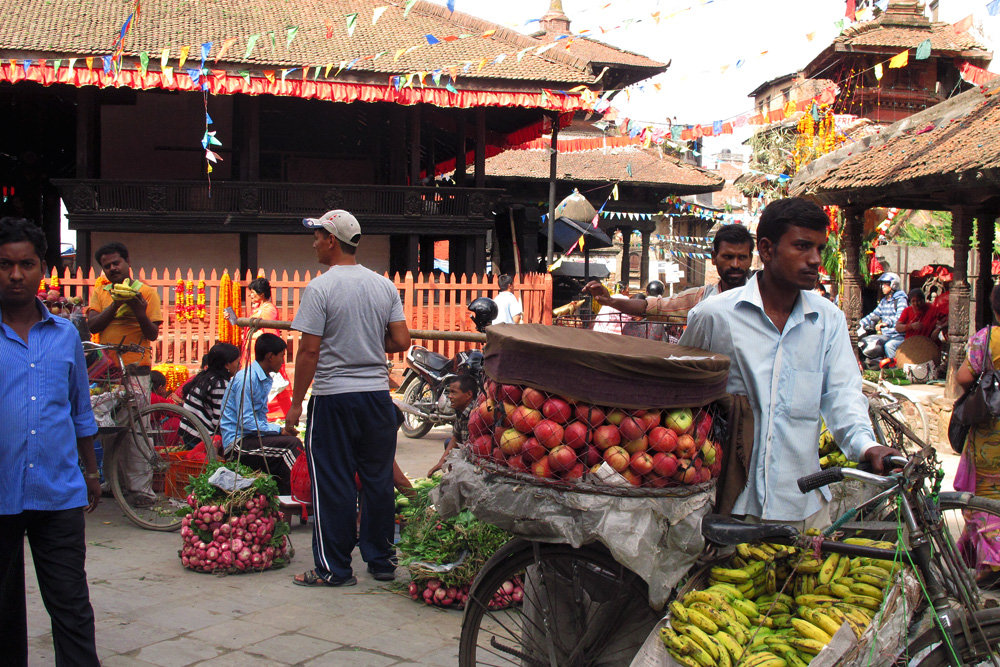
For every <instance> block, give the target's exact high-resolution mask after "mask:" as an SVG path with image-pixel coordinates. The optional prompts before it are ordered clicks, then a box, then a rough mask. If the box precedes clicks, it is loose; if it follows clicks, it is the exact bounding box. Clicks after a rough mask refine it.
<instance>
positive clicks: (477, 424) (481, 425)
mask: <svg viewBox="0 0 1000 667" xmlns="http://www.w3.org/2000/svg"><path fill="white" fill-rule="evenodd" d="M489 432H490V426H489V425H487V423H486V421H484V420H483V418H482V417H481V416H480V415H479V411H478V410H474V411H473V412H472V413H471V414H470V415H469V437H470V438H478V437H479V436H481V435H485V434H487V433H489Z"/></svg>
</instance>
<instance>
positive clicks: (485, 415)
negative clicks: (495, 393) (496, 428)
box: [475, 398, 496, 425]
mask: <svg viewBox="0 0 1000 667" xmlns="http://www.w3.org/2000/svg"><path fill="white" fill-rule="evenodd" d="M495 405H496V401H494V400H493V399H492V398H487V399H486V400H485V401H483V402H482V403H480V404H479V407H477V408H476V410H475V413H476V414H477V415H479V416H480V417H482V419H483V423H484V424H489V425H492V424H493V406H495Z"/></svg>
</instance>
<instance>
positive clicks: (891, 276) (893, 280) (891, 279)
mask: <svg viewBox="0 0 1000 667" xmlns="http://www.w3.org/2000/svg"><path fill="white" fill-rule="evenodd" d="M878 282H880V283H889V286H890V287H891V288H892V291H893V292H895V291H896V290H898V289H899V276H897V275H896V274H895V273H889V272H888V271H887V272H886V273H883V274H882V275H881V276H879V277H878Z"/></svg>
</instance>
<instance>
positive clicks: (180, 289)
mask: <svg viewBox="0 0 1000 667" xmlns="http://www.w3.org/2000/svg"><path fill="white" fill-rule="evenodd" d="M174 315H175V316H176V317H177V321H178V322H180V321H182V320H184V319H186V318H187V307H186V306H185V305H184V281H183V280H181V279H180V278H178V279H177V286H176V287H174Z"/></svg>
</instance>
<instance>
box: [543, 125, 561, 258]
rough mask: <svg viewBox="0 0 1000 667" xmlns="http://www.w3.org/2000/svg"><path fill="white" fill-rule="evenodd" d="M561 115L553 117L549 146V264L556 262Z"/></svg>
mask: <svg viewBox="0 0 1000 667" xmlns="http://www.w3.org/2000/svg"><path fill="white" fill-rule="evenodd" d="M558 162H559V114H554V115H553V116H552V141H551V142H550V145H549V215H548V217H547V218H546V220H545V222H546V224H547V225H548V231H547V233H546V235H547V236H548V243H547V245H546V248H545V250H546V252H545V261H546V262H547V263H549V264H552V262H554V261H555V259H556V258H555V238H556V233H555V229H556V180H557V179H558V176H559V170H558Z"/></svg>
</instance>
